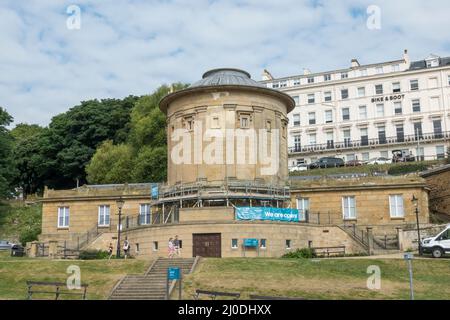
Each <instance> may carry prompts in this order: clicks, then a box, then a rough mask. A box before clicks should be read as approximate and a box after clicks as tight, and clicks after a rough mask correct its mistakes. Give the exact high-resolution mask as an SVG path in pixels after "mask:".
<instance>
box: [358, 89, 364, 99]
mask: <svg viewBox="0 0 450 320" xmlns="http://www.w3.org/2000/svg"><path fill="white" fill-rule="evenodd" d="M365 95H366V88H365V87H359V88H358V97H364V96H365Z"/></svg>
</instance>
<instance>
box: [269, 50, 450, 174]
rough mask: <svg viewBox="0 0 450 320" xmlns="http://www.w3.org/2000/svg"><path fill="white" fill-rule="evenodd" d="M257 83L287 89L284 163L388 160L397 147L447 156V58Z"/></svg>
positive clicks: (449, 62)
mask: <svg viewBox="0 0 450 320" xmlns="http://www.w3.org/2000/svg"><path fill="white" fill-rule="evenodd" d="M262 83H264V84H265V85H267V87H269V88H274V89H278V90H280V91H283V92H285V93H287V94H289V95H291V96H292V97H293V98H294V100H295V101H296V107H295V109H294V110H293V111H291V112H290V113H289V115H288V117H289V129H288V132H289V138H288V145H289V166H290V167H292V166H296V165H297V164H301V163H311V162H314V161H315V160H317V159H318V158H320V157H325V156H335V157H340V158H343V159H344V160H345V161H349V160H356V159H358V160H362V161H367V160H369V159H372V158H375V157H386V158H392V151H393V150H404V152H407V153H408V154H412V155H414V156H415V157H417V158H418V159H420V160H423V159H426V160H432V159H439V158H443V157H445V156H446V152H447V148H448V141H449V139H450V123H449V121H450V119H449V118H450V57H447V58H441V57H439V56H436V55H430V56H429V57H427V58H426V59H424V60H420V61H410V58H409V56H408V52H407V50H405V51H404V53H403V57H402V59H400V60H396V61H388V62H382V63H376V64H369V65H360V64H359V62H358V61H357V60H356V59H353V60H352V61H351V66H350V68H346V69H341V70H334V71H328V72H321V73H311V72H310V71H309V70H307V69H305V70H304V72H303V75H297V76H290V77H284V78H273V77H272V75H271V74H270V73H269V72H268V71H267V70H264V73H263V80H262Z"/></svg>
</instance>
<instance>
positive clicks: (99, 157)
mask: <svg viewBox="0 0 450 320" xmlns="http://www.w3.org/2000/svg"><path fill="white" fill-rule="evenodd" d="M132 167H133V151H132V148H131V147H130V146H129V145H126V144H119V145H114V144H113V142H112V141H111V140H107V141H105V142H104V143H103V144H102V145H101V146H100V147H99V148H98V150H97V152H96V153H95V155H94V157H93V158H92V161H91V163H90V164H89V165H88V166H87V167H86V172H87V174H88V180H89V181H91V182H93V183H101V184H109V183H125V182H131V171H132Z"/></svg>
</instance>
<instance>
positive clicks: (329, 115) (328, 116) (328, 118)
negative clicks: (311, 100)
mask: <svg viewBox="0 0 450 320" xmlns="http://www.w3.org/2000/svg"><path fill="white" fill-rule="evenodd" d="M332 122H333V110H325V123H332Z"/></svg>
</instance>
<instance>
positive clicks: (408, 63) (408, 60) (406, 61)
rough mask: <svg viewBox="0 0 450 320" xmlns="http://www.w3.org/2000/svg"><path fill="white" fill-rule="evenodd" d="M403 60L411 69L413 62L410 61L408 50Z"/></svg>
mask: <svg viewBox="0 0 450 320" xmlns="http://www.w3.org/2000/svg"><path fill="white" fill-rule="evenodd" d="M403 60H405V63H406V66H407V68H408V69H409V67H410V66H411V60H410V59H409V54H408V49H405V50H404V51H403Z"/></svg>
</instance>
